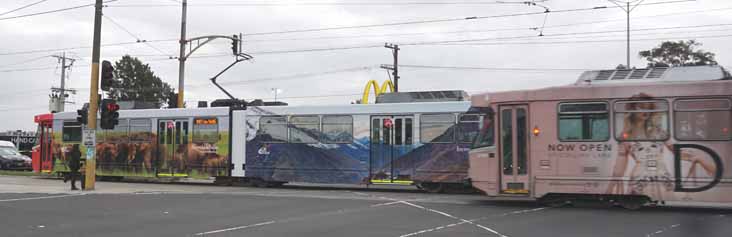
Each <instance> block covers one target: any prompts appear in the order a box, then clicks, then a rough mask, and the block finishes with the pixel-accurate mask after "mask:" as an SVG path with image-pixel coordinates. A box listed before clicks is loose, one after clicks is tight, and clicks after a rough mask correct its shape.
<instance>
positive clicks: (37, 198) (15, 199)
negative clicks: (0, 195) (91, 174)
mask: <svg viewBox="0 0 732 237" xmlns="http://www.w3.org/2000/svg"><path fill="white" fill-rule="evenodd" d="M83 195H86V193H79V194H68V195H57V196H46V197H30V198H14V199H3V200H0V202H15V201H28V200H41V199H53V198H65V197H74V196H83Z"/></svg>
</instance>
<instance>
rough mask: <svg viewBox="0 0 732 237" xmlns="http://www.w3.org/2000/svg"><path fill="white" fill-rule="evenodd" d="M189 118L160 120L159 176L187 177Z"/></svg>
mask: <svg viewBox="0 0 732 237" xmlns="http://www.w3.org/2000/svg"><path fill="white" fill-rule="evenodd" d="M188 128H189V127H188V120H159V121H158V159H157V162H158V163H157V167H158V169H157V172H158V176H159V177H187V176H188V167H187V166H186V160H187V158H188Z"/></svg>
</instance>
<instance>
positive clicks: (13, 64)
mask: <svg viewBox="0 0 732 237" xmlns="http://www.w3.org/2000/svg"><path fill="white" fill-rule="evenodd" d="M48 57H49V56H45V55H44V56H40V57H35V58H31V59H26V60H23V61H19V62H15V63H9V64H3V65H0V68H4V67H8V66H17V65H21V64H26V63H30V62H35V61H38V60H41V59H45V58H48Z"/></svg>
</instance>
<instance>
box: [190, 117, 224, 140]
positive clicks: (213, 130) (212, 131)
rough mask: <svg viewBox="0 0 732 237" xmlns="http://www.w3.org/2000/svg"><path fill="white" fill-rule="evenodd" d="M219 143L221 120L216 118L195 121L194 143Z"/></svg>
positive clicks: (195, 119) (196, 119)
mask: <svg viewBox="0 0 732 237" xmlns="http://www.w3.org/2000/svg"><path fill="white" fill-rule="evenodd" d="M218 141H219V120H218V119H216V118H194V119H193V143H216V142H218Z"/></svg>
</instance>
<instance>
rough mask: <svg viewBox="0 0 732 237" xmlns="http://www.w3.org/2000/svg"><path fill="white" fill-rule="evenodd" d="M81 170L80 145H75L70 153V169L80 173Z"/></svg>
mask: <svg viewBox="0 0 732 237" xmlns="http://www.w3.org/2000/svg"><path fill="white" fill-rule="evenodd" d="M80 168H81V151H79V145H74V147H73V148H72V149H71V152H69V169H71V171H79V169H80Z"/></svg>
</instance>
